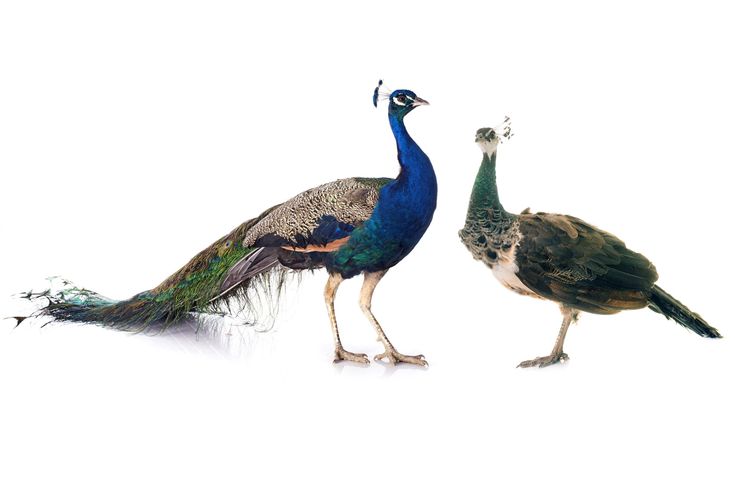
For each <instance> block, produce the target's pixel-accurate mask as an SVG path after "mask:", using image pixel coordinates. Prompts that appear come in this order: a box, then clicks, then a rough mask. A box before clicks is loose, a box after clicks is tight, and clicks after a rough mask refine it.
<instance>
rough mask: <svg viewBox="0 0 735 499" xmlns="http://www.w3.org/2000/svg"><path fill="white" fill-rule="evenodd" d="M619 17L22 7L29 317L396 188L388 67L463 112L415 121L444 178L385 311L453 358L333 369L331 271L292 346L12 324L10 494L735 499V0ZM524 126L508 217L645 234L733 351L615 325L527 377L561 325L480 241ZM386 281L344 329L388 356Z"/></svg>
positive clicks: (354, 288) (681, 290)
mask: <svg viewBox="0 0 735 499" xmlns="http://www.w3.org/2000/svg"><path fill="white" fill-rule="evenodd" d="M594 5H595V6H593V3H591V2H581V3H579V4H568V3H565V4H563V5H562V4H560V3H559V2H544V3H542V4H538V5H535V4H526V3H518V2H501V3H493V2H488V1H486V2H482V3H479V4H477V5H470V4H465V3H463V2H451V3H448V4H445V5H444V6H443V7H441V8H439V7H432V6H430V5H428V4H426V3H416V4H404V3H401V2H370V3H365V4H364V5H360V6H359V7H358V6H348V5H347V3H344V2H342V3H334V4H325V3H321V2H313V1H312V2H272V3H267V2H259V3H257V4H252V5H247V4H245V3H243V2H201V3H196V2H181V1H178V2H160V1H158V2H153V1H150V0H146V1H141V2H136V1H128V2H118V3H117V4H115V5H113V4H112V3H110V2H106V3H104V4H102V3H100V2H92V1H90V2H78V1H77V2H34V1H24V2H3V3H2V6H1V7H0V72H1V74H0V172H1V173H0V175H2V177H1V178H2V183H1V185H2V197H0V217H1V218H0V221H1V225H0V229H1V233H2V238H3V244H2V250H1V251H2V258H1V259H0V275H1V276H2V279H0V297H2V301H0V314H1V315H2V316H7V315H15V314H18V313H22V312H27V311H28V308H27V305H26V304H24V303H23V302H21V301H18V300H12V299H10V298H9V296H10V295H11V294H12V293H15V292H18V291H23V290H26V289H28V288H30V287H31V286H34V287H35V288H36V289H40V288H41V287H42V286H43V285H44V280H43V279H44V278H45V277H46V276H49V275H63V276H65V277H67V278H69V279H72V280H73V281H74V282H75V283H77V284H79V285H81V286H84V287H87V288H90V289H95V290H98V291H100V292H101V293H102V294H105V295H107V296H112V297H117V298H125V297H128V296H130V295H132V294H133V293H135V292H138V291H140V290H143V289H147V288H150V287H152V286H154V285H156V284H157V283H158V282H160V281H161V280H162V279H163V278H165V277H166V276H167V275H169V274H170V273H172V272H173V271H175V270H176V269H177V268H178V267H179V266H181V265H182V264H184V263H185V262H186V261H187V260H188V259H189V258H190V257H191V256H193V255H194V254H195V253H196V252H197V251H199V250H200V249H202V248H204V247H206V246H207V245H208V244H210V243H211V242H212V241H213V240H215V239H216V238H218V237H220V236H221V235H222V234H224V233H226V232H227V231H229V230H230V229H231V228H232V227H234V226H236V225H238V224H239V223H240V222H242V221H243V220H245V219H247V218H250V217H252V216H254V215H256V214H258V213H260V212H261V211H262V210H263V209H265V208H267V207H269V206H271V205H273V204H275V203H277V202H281V201H283V200H285V199H288V198H289V197H291V196H292V195H294V194H296V193H298V192H300V191H302V190H304V189H306V188H309V187H312V186H315V185H318V184H321V183H323V182H326V181H330V180H333V179H337V178H343V177H348V176H355V175H360V176H395V174H396V173H397V163H396V160H395V145H394V143H393V139H392V136H391V134H390V130H389V128H388V123H387V119H386V116H385V114H386V109H385V107H381V108H380V109H379V110H377V111H376V110H375V109H374V108H373V107H372V104H371V95H372V91H373V88H374V86H375V84H376V83H377V80H378V78H383V79H385V81H386V85H388V86H390V87H392V88H400V87H404V88H410V89H412V90H414V91H416V92H417V94H418V95H420V96H421V97H424V98H426V99H428V100H429V101H430V102H431V104H432V105H431V106H429V107H426V108H421V109H418V110H417V111H415V112H414V113H412V115H411V116H410V117H409V118H408V119H407V120H406V121H407V126H408V128H409V130H410V132H411V133H412V134H413V136H414V137H415V139H416V140H417V142H418V143H419V144H420V145H421V146H422V148H423V149H424V150H425V151H426V152H427V153H428V155H429V156H430V157H431V159H432V161H433V163H434V166H435V169H436V172H437V176H438V178H439V186H440V194H439V205H438V209H437V212H436V215H435V218H434V223H433V225H432V226H431V228H430V229H429V231H428V232H427V234H426V236H425V237H424V239H423V240H422V241H421V243H420V244H419V245H418V247H417V248H416V250H415V251H414V252H413V253H412V254H411V255H410V256H409V257H408V258H407V259H406V260H405V261H404V262H402V263H401V264H400V265H399V266H398V267H396V268H395V269H394V270H392V271H391V272H390V273H389V274H388V276H387V277H386V278H385V279H384V281H383V282H382V283H381V284H380V286H379V287H378V289H377V292H376V297H375V300H374V311H375V312H376V314H377V316H378V318H379V319H380V320H381V321H382V323H383V325H384V326H385V329H386V331H387V333H388V335H389V336H390V338H391V339H392V340H393V342H394V343H395V344H396V346H397V347H398V348H399V350H401V351H403V352H404V353H423V354H425V355H426V357H427V359H428V360H429V362H430V364H431V366H430V368H429V369H427V370H422V369H415V368H412V367H401V368H392V367H385V366H383V365H380V364H376V363H372V364H371V365H370V366H369V367H368V368H360V367H356V366H354V365H349V364H343V365H339V366H334V365H332V363H331V360H332V340H331V334H330V331H329V324H328V320H327V316H326V313H325V311H324V305H323V302H322V295H321V291H322V287H323V284H324V281H325V279H326V276H325V274H324V273H323V272H320V273H317V274H315V275H313V276H311V275H308V276H305V278H304V279H303V281H302V283H301V285H294V286H291V287H290V289H289V291H288V294H287V299H286V305H285V306H284V307H283V308H282V313H281V315H280V317H279V320H278V322H277V324H276V328H275V330H273V331H271V332H269V333H257V332H253V331H252V330H249V329H237V328H235V329H229V328H224V333H223V334H212V335H200V336H199V338H197V337H195V336H194V335H193V334H191V333H179V334H165V335H163V336H157V337H156V336H145V335H129V334H126V333H121V332H116V331H110V330H104V329H100V328H96V327H91V326H86V327H79V326H70V325H64V326H57V325H49V326H47V327H44V328H43V329H40V325H41V324H42V323H43V322H42V321H36V322H32V323H31V322H30V321H29V322H27V323H24V324H22V325H21V326H20V327H19V328H17V329H12V325H13V321H12V320H6V321H2V322H1V323H0V496H2V497H7V498H25V497H156V498H160V497H217V498H225V497H276V496H281V497H283V496H286V494H289V495H290V496H292V497H293V496H295V495H296V494H298V496H304V495H306V494H309V495H314V496H316V497H337V496H352V497H368V496H370V497H380V496H395V495H399V494H402V495H411V496H414V495H421V496H428V497H480V496H485V497H487V496H493V497H503V498H506V497H535V496H539V495H542V496H545V497H561V496H564V497H708V498H713V497H733V494H734V493H735V486H734V485H733V480H734V479H733V457H732V448H733V444H735V434H734V432H733V421H734V419H735V410H733V403H732V402H733V388H732V383H733V380H734V379H735V365H734V364H733V354H734V353H735V351H734V348H733V343H732V335H733V327H732V326H733V319H732V315H731V314H732V308H733V307H732V293H731V283H732V282H733V277H734V276H733V271H732V253H731V251H730V248H731V244H730V243H731V241H732V238H731V230H732V229H731V227H732V222H731V221H730V217H729V214H728V213H729V208H730V203H729V200H730V191H731V189H732V185H733V183H732V177H731V172H732V169H733V167H734V166H735V165H734V161H733V153H732V137H733V133H734V132H735V124H734V122H733V115H734V114H735V98H734V97H733V89H734V88H735V78H733V56H732V49H733V47H734V46H735V35H733V30H732V15H731V14H730V13H729V12H728V11H727V10H726V9H725V8H719V7H714V6H710V5H708V4H707V3H706V2H688V3H686V4H682V5H678V4H676V3H675V2H666V3H662V4H661V5H654V4H646V3H642V2H633V3H631V4H628V3H627V2H614V3H610V4H609V6H607V7H601V6H597V3H594ZM715 5H717V4H715ZM723 5H724V2H723ZM383 106H384V105H383ZM505 114H510V115H511V116H512V118H513V120H514V123H515V127H514V128H515V132H516V136H515V137H514V138H513V139H512V140H511V141H510V142H509V143H508V144H507V145H504V146H502V149H501V151H500V156H499V163H498V169H499V173H498V180H499V185H500V192H501V196H502V199H503V202H504V204H505V206H506V208H508V209H510V210H513V211H516V212H518V211H520V210H522V209H523V208H525V207H526V206H531V208H532V209H533V210H543V211H551V212H561V213H570V214H574V215H577V216H580V217H582V218H583V219H585V220H587V221H589V222H591V223H593V224H595V225H598V226H599V227H601V228H604V229H606V230H609V231H611V232H613V233H615V234H617V235H618V236H619V237H621V238H622V239H624V240H625V241H626V242H627V243H628V246H629V247H631V248H633V249H635V250H637V251H640V252H642V253H644V254H645V255H647V256H648V257H649V258H650V259H651V260H652V261H653V262H655V264H656V265H657V268H658V270H659V274H660V276H661V278H660V281H659V284H660V285H661V286H662V287H663V288H664V289H666V290H668V291H669V292H670V293H672V294H673V295H674V296H676V297H678V298H680V299H681V300H682V301H683V302H685V303H686V304H688V305H690V306H691V307H692V308H693V309H694V310H696V311H698V312H699V313H701V314H702V315H703V316H704V317H705V318H706V319H707V320H708V321H710V322H711V323H712V324H713V325H715V326H717V327H719V329H720V331H721V332H722V333H723V334H724V335H725V336H726V338H725V339H724V340H720V341H712V340H705V339H702V338H699V337H698V336H696V335H695V334H693V333H689V332H687V331H685V330H684V329H682V328H681V327H679V326H677V325H676V324H674V323H673V322H671V321H666V320H664V319H663V317H661V316H659V315H657V314H654V313H652V312H650V311H648V310H644V311H635V312H628V313H623V314H620V315H618V316H613V317H601V316H592V315H588V314H585V315H583V316H582V318H581V320H580V323H579V324H578V325H576V326H573V328H572V329H571V330H570V333H569V336H568V341H567V344H566V351H567V352H568V353H569V355H570V357H571V360H570V362H569V363H567V364H566V365H563V366H554V367H551V368H547V369H544V370H538V369H536V370H520V369H516V368H515V365H516V364H517V363H518V362H519V361H521V360H524V359H527V358H533V357H535V356H537V355H542V354H547V353H548V352H549V351H550V349H551V347H552V344H553V341H554V339H555V337H556V332H557V328H558V326H559V324H560V321H561V316H560V314H559V312H558V310H557V309H556V307H555V306H554V305H553V304H551V303H544V302H539V301H535V300H531V299H528V298H524V297H520V296H516V295H513V294H512V293H510V292H508V291H506V290H505V289H503V288H502V287H501V286H500V285H499V284H498V283H497V282H495V281H494V279H493V277H492V275H491V273H490V271H489V270H487V269H486V268H484V267H483V266H482V265H481V264H480V263H478V262H475V261H473V260H472V259H471V257H470V255H469V253H467V252H466V250H465V249H464V247H463V246H462V245H461V244H460V242H459V240H458V238H457V235H456V233H457V230H458V229H459V228H460V227H461V225H462V224H463V221H464V211H465V209H466V203H467V198H468V195H469V191H470V189H471V185H472V182H473V179H474V175H475V173H476V168H477V166H478V165H479V162H480V152H479V150H478V149H477V147H476V146H475V145H474V143H473V139H474V132H475V130H476V129H477V128H479V127H482V126H492V125H494V124H496V123H498V122H499V121H501V120H502V118H503V116H504V115H505ZM358 289H359V282H358V279H354V280H352V281H350V282H348V283H346V284H345V285H344V286H343V287H342V288H341V289H340V293H339V295H338V300H337V313H338V319H339V321H340V324H341V326H342V334H343V340H344V343H345V346H346V347H347V348H348V349H351V350H353V351H357V352H367V353H368V354H370V356H371V357H372V355H374V354H376V353H379V352H380V351H381V348H380V345H379V344H378V343H376V342H375V341H374V333H373V331H372V329H371V328H370V326H369V324H368V323H367V321H366V320H365V319H364V318H363V317H362V315H361V313H360V312H359V309H358V307H357V294H358Z"/></svg>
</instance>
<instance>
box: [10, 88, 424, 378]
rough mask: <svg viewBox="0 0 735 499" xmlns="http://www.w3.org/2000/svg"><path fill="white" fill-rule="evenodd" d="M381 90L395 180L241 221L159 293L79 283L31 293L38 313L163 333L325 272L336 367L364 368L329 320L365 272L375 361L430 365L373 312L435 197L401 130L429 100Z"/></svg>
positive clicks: (414, 147)
mask: <svg viewBox="0 0 735 499" xmlns="http://www.w3.org/2000/svg"><path fill="white" fill-rule="evenodd" d="M381 84H382V81H381V82H380V83H379V84H378V87H377V88H376V89H375V92H374V94H373V104H374V105H375V106H376V107H377V102H378V100H379V99H387V100H388V121H389V123H390V128H391V130H392V132H393V135H394V137H395V140H396V144H397V148H398V162H399V164H400V174H399V175H398V177H397V178H395V179H391V178H361V177H354V178H347V179H342V180H337V181H334V182H330V183H328V184H324V185H320V186H318V187H315V188H313V189H309V190H308V191H305V192H302V193H301V194H299V195H297V196H295V197H294V198H292V199H290V200H288V201H286V202H285V203H282V204H279V205H276V206H273V207H272V208H269V209H267V210H266V211H264V212H263V213H262V214H261V215H259V216H257V217H256V218H253V219H251V220H248V221H246V222H244V223H243V224H242V225H240V226H239V227H237V228H235V229H234V230H233V231H232V232H230V233H229V234H227V235H225V236H224V237H222V238H220V239H219V240H217V241H215V242H214V244H212V245H211V246H209V247H208V248H206V249H205V250H203V251H201V252H200V253H199V254H198V255H196V256H195V257H194V258H192V260H191V261H190V262H189V263H187V264H186V265H185V266H184V267H183V268H181V269H180V270H179V271H177V272H176V273H174V274H173V275H171V276H170V277H169V278H168V279H166V280H165V281H164V282H162V283H161V284H159V285H158V286H157V287H155V288H153V289H150V290H148V291H144V292H142V293H138V294H137V295H135V296H133V297H132V298H130V299H128V300H124V301H114V300H110V299H107V298H104V297H103V296H101V295H99V294H97V293H94V292H92V291H89V290H85V289H80V288H75V287H72V288H68V287H67V288H65V289H63V290H61V291H57V292H53V293H51V292H49V291H48V290H47V291H44V292H41V293H29V296H28V298H39V297H43V298H45V299H47V300H48V305H46V306H45V307H43V308H42V309H40V310H39V311H38V312H36V314H37V315H46V316H49V317H51V318H52V319H55V320H59V321H70V322H83V323H95V324H100V325H103V326H107V327H112V328H117V329H124V330H136V329H137V330H142V329H146V328H148V327H166V326H169V325H172V324H175V323H178V322H183V321H185V320H187V319H189V318H190V317H191V316H192V313H217V312H218V311H220V310H222V308H223V307H226V308H229V307H230V306H231V305H232V304H233V302H234V304H236V305H239V306H241V308H245V309H248V311H249V312H252V306H250V305H251V303H250V299H251V292H253V293H254V292H258V291H260V292H266V294H267V295H270V297H271V298H275V297H274V296H273V295H274V294H275V291H276V290H277V289H280V286H281V285H282V284H283V279H284V277H285V275H286V274H287V273H290V272H292V271H295V272H298V271H302V270H306V269H316V268H326V270H327V272H328V273H329V279H328V281H327V285H326V288H325V290H324V298H325V301H326V304H327V310H328V313H329V319H330V321H331V326H332V332H333V334H334V343H335V354H334V355H335V358H334V360H335V362H336V361H340V360H350V361H355V362H361V363H369V361H368V358H367V356H366V355H365V354H361V353H352V352H349V351H347V350H345V349H344V348H343V347H342V342H341V340H340V336H339V331H338V329H337V320H336V318H335V314H334V297H335V294H336V292H337V288H338V287H339V285H340V283H341V282H342V281H343V280H345V279H350V278H352V277H355V276H357V275H359V274H364V283H363V286H362V289H361V291H360V307H361V308H362V311H363V312H364V314H365V315H366V316H367V318H368V319H369V320H370V322H371V323H372V325H373V327H374V328H375V330H376V332H377V334H378V340H379V341H380V342H382V344H383V346H384V347H385V351H384V352H383V353H381V354H379V355H377V356H375V360H381V359H385V360H386V361H388V362H390V363H393V364H396V363H399V362H406V363H411V364H417V365H426V361H425V360H424V357H423V356H422V355H415V356H412V355H403V354H401V353H399V352H398V351H397V350H396V349H395V348H394V347H393V345H392V344H391V342H390V341H389V340H388V337H387V336H386V335H385V333H384V332H383V329H382V328H381V327H380V324H379V323H378V321H377V320H376V318H375V316H374V315H373V313H372V311H371V302H372V297H373V292H374V290H375V287H376V285H377V284H378V282H379V281H380V280H381V278H382V277H383V276H384V275H385V274H386V272H387V271H388V270H389V269H390V268H391V267H393V266H394V265H396V264H397V263H398V262H400V261H401V260H402V259H403V258H404V257H405V256H406V255H408V254H409V253H410V252H411V250H412V249H413V248H414V246H416V244H417V243H418V242H419V240H420V239H421V237H422V236H423V234H424V232H425V231H426V229H427V228H428V226H429V224H430V223H431V219H432V216H433V214H434V209H435V207H436V195H437V184H436V176H435V174H434V169H433V167H432V165H431V161H430V160H429V158H428V156H427V155H426V154H425V153H424V152H423V151H422V150H421V148H420V147H419V146H418V144H417V143H416V142H415V141H414V140H413V139H412V138H411V136H410V135H409V133H408V131H407V130H406V126H405V124H404V118H405V117H406V115H407V114H408V113H410V112H411V111H412V110H413V109H415V108H417V107H418V106H421V105H424V104H428V102H427V101H425V100H423V99H421V98H420V97H418V96H417V95H416V94H415V93H414V92H412V91H410V90H396V91H394V92H391V93H389V92H385V91H382V90H381V88H380V85H381ZM274 279H275V284H274V282H273V281H274ZM22 319H23V318H20V320H22ZM20 320H19V322H20Z"/></svg>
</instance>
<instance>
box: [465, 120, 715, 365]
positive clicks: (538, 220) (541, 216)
mask: <svg viewBox="0 0 735 499" xmlns="http://www.w3.org/2000/svg"><path fill="white" fill-rule="evenodd" d="M501 127H502V129H501ZM496 128H498V130H499V131H496V129H494V128H481V129H479V130H478V131H477V134H476V138H475V142H477V144H478V145H479V146H480V149H481V150H482V162H481V164H480V170H479V171H478V173H477V178H476V179H475V184H474V187H473V189H472V194H471V197H470V202H469V208H468V210H467V218H466V221H465V226H464V228H463V229H462V230H460V231H459V237H460V239H461V240H462V242H463V243H464V244H465V246H467V249H468V250H469V251H470V253H472V256H473V257H474V258H475V259H477V260H480V261H482V262H484V263H485V264H486V265H487V266H488V267H490V269H491V270H492V272H493V275H494V276H495V277H496V278H497V279H498V280H499V281H500V282H501V283H502V284H503V285H504V286H505V287H506V288H508V289H510V290H512V291H515V292H516V293H519V294H521V295H525V296H531V297H535V298H541V299H546V300H552V301H555V302H557V303H558V304H559V307H560V309H561V313H562V316H563V320H562V324H561V329H560V330H559V335H558V337H557V339H556V343H555V344H554V348H553V349H552V351H551V353H550V354H549V355H546V356H543V357H536V358H535V359H533V360H526V361H523V362H521V363H520V364H519V365H518V367H533V366H538V367H546V366H549V365H552V364H555V363H557V362H564V361H566V360H568V359H569V356H568V355H567V354H566V353H564V350H563V347H564V338H565V336H566V334H567V329H568V328H569V325H570V324H571V323H572V322H575V321H576V320H577V317H578V316H579V313H580V312H590V313H593V314H615V313H617V312H620V311H622V310H632V309H640V308H643V307H648V308H650V309H651V310H653V311H655V312H658V313H660V314H663V315H664V317H666V318H667V319H673V320H674V321H675V322H677V323H679V324H681V325H682V326H684V327H686V328H688V329H691V330H692V331H694V332H695V333H697V334H698V335H700V336H703V337H705V338H720V337H721V336H720V334H719V333H718V332H717V330H716V329H715V328H713V327H712V326H710V325H709V324H707V322H705V321H704V319H702V318H701V317H700V316H699V315H697V314H696V313H694V312H692V311H691V310H689V309H688V308H687V307H686V306H684V304H682V303H681V302H680V301H678V300H677V299H676V298H674V297H672V296H671V295H669V294H668V293H667V292H666V291H664V290H663V289H661V288H660V287H658V286H657V285H656V284H655V282H656V280H657V279H658V274H657V272H656V268H655V267H654V266H653V264H652V263H651V262H650V261H649V260H648V259H647V258H646V257H645V256H643V255H641V254H640V253H636V252H634V251H631V250H629V249H628V248H627V247H626V246H625V243H623V241H621V240H620V239H618V238H617V237H615V236H613V235H612V234H610V233H608V232H605V231H602V230H600V229H598V228H597V227H594V226H593V225H590V224H588V223H587V222H585V221H583V220H580V219H579V218H576V217H572V216H568V215H558V214H552V213H541V212H539V213H531V212H530V210H529V209H526V210H524V211H523V212H521V213H520V214H519V215H516V214H513V213H509V212H507V211H505V209H504V208H503V205H502V204H501V203H500V199H499V198H498V188H497V184H496V181H495V165H496V161H497V148H498V145H499V143H500V142H501V140H502V139H508V138H510V137H511V135H512V133H511V129H510V119H509V118H507V117H506V118H505V121H504V122H503V124H502V125H501V126H500V127H496Z"/></svg>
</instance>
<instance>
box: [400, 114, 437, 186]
mask: <svg viewBox="0 0 735 499" xmlns="http://www.w3.org/2000/svg"><path fill="white" fill-rule="evenodd" d="M388 121H389V122H390V128H391V130H392V131H393V136H394V137H395V139H396V146H397V148H398V163H399V164H400V165H401V173H400V174H399V175H398V178H396V180H397V181H398V182H399V183H405V182H411V181H412V180H414V179H415V180H419V178H417V177H426V174H430V175H429V177H433V178H434V182H436V177H435V176H434V169H433V167H432V166H431V161H429V158H428V156H426V154H425V153H424V151H422V150H421V148H420V147H419V145H418V144H417V143H416V142H414V140H413V139H412V138H411V136H410V135H409V134H408V130H406V125H404V123H403V117H402V116H397V115H393V114H389V115H388ZM427 180H428V179H427Z"/></svg>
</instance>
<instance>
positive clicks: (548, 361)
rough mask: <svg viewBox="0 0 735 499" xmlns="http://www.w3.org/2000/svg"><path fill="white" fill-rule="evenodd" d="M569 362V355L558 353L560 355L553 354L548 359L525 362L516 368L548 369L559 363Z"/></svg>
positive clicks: (538, 358)
mask: <svg viewBox="0 0 735 499" xmlns="http://www.w3.org/2000/svg"><path fill="white" fill-rule="evenodd" d="M568 360H569V355H567V354H565V353H564V352H561V353H558V354H553V353H552V354H551V355H547V356H546V357H536V358H535V359H533V360H524V361H523V362H521V363H520V364H518V365H517V366H516V367H534V366H538V367H547V366H550V365H552V364H556V363H557V362H561V363H564V362H566V361H568Z"/></svg>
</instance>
